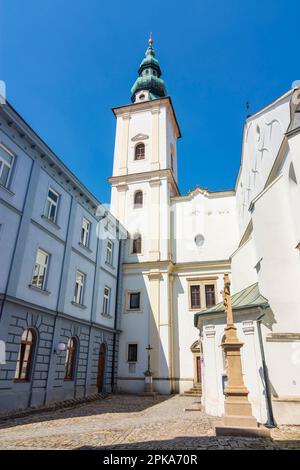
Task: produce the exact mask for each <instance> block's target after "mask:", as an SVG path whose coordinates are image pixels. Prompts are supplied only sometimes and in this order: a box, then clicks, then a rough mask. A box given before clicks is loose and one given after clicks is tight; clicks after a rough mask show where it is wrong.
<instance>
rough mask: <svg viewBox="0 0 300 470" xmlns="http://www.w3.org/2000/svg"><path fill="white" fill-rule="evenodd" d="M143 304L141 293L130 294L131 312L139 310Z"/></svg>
mask: <svg viewBox="0 0 300 470" xmlns="http://www.w3.org/2000/svg"><path fill="white" fill-rule="evenodd" d="M140 303H141V293H140V292H132V293H130V294H129V308H130V310H139V309H140Z"/></svg>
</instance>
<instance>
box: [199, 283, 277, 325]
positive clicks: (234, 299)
mask: <svg viewBox="0 0 300 470" xmlns="http://www.w3.org/2000/svg"><path fill="white" fill-rule="evenodd" d="M231 305H232V309H233V310H244V309H250V308H257V307H264V308H265V307H268V306H269V304H268V300H267V299H266V298H265V297H264V296H263V295H261V293H260V292H259V287H258V282H256V283H255V284H252V285H251V286H248V287H246V288H245V289H243V290H241V291H240V292H237V293H236V294H234V295H232V296H231ZM224 311H225V309H224V305H223V302H220V303H218V304H217V305H214V306H213V307H210V308H208V309H206V310H203V311H202V312H199V313H195V315H194V325H195V326H196V327H197V326H198V319H199V317H202V316H204V315H210V314H214V313H221V312H224Z"/></svg>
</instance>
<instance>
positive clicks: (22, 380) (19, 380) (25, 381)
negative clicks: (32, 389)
mask: <svg viewBox="0 0 300 470" xmlns="http://www.w3.org/2000/svg"><path fill="white" fill-rule="evenodd" d="M29 382H30V380H27V379H14V383H18V384H28V383H29Z"/></svg>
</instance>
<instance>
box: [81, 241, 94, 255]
mask: <svg viewBox="0 0 300 470" xmlns="http://www.w3.org/2000/svg"><path fill="white" fill-rule="evenodd" d="M78 245H79V246H80V247H81V248H83V249H84V250H86V251H87V252H88V253H93V252H92V250H91V249H90V248H89V247H88V246H87V245H84V244H83V243H81V242H78Z"/></svg>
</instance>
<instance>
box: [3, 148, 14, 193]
mask: <svg viewBox="0 0 300 470" xmlns="http://www.w3.org/2000/svg"><path fill="white" fill-rule="evenodd" d="M13 162H14V156H13V155H12V154H11V153H10V152H8V150H6V149H5V148H4V147H3V146H2V145H0V184H2V186H5V187H7V186H8V183H9V179H10V176H11V172H12V167H13Z"/></svg>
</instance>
